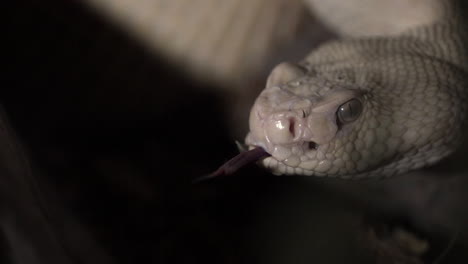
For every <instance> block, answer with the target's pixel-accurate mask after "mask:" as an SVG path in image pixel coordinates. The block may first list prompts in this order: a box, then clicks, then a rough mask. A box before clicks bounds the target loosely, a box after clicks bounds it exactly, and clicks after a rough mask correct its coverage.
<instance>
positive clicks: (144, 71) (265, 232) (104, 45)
mask: <svg viewBox="0 0 468 264" xmlns="http://www.w3.org/2000/svg"><path fill="white" fill-rule="evenodd" d="M2 6H3V7H2V11H1V12H2V16H3V17H4V18H5V19H6V23H5V24H3V25H4V27H3V33H2V35H3V37H2V42H3V43H4V44H6V48H4V49H2V53H3V56H2V58H3V59H2V62H3V65H4V67H5V69H4V70H3V73H2V76H3V77H2V78H3V80H2V85H1V88H0V103H1V104H2V105H3V107H4V109H5V112H6V113H7V115H8V117H9V120H10V122H11V124H12V127H13V128H14V129H15V131H16V133H17V134H18V137H19V138H20V139H21V140H22V142H23V145H24V146H25V149H26V152H27V153H28V155H29V156H30V157H31V159H32V161H33V166H34V169H35V170H36V171H37V173H38V174H39V175H40V177H39V179H40V181H44V182H47V184H46V185H47V186H48V187H47V188H48V191H50V192H52V193H54V195H53V196H54V197H55V199H56V201H53V203H56V204H60V206H62V207H63V208H65V209H64V214H66V215H67V216H68V217H71V218H73V219H75V220H76V221H77V222H78V223H80V225H81V226H82V228H84V229H86V230H88V231H89V232H90V233H91V236H92V237H93V238H94V239H95V241H97V245H98V246H97V251H99V252H102V254H104V255H109V256H111V258H112V259H113V261H114V262H115V263H136V262H144V263H350V262H356V263H364V262H365V261H366V260H367V261H368V262H369V263H376V261H375V260H374V257H375V255H376V254H377V255H378V253H376V252H375V250H373V249H372V246H370V247H369V240H370V238H369V237H368V236H367V235H366V234H367V233H366V232H364V231H365V230H367V229H368V227H367V224H366V223H367V222H366V221H367V220H366V219H367V218H368V217H367V213H363V212H364V211H365V210H364V209H363V208H364V207H365V206H363V204H362V203H358V202H355V201H354V200H353V199H350V198H349V197H348V196H346V195H345V194H343V193H341V192H339V191H336V190H333V189H330V188H328V187H326V186H325V185H324V183H323V181H322V180H317V179H312V178H304V177H273V176H271V175H269V174H268V173H266V172H264V171H263V170H261V169H259V168H256V167H254V166H251V167H249V168H246V169H244V170H242V171H241V172H240V173H238V174H237V175H236V176H235V177H230V178H223V179H217V180H214V181H210V182H206V183H200V184H192V180H193V179H195V178H197V177H199V176H202V175H204V174H206V173H208V172H210V171H212V170H214V169H216V168H217V167H218V166H219V165H220V164H221V163H222V162H224V161H226V160H227V159H228V158H229V157H231V156H233V155H235V154H236V153H237V150H236V147H235V145H234V143H233V139H232V138H230V136H229V135H230V133H229V127H228V125H227V123H226V121H225V118H226V115H227V113H226V112H225V111H226V110H225V109H224V108H223V105H222V99H221V98H222V95H221V94H217V93H215V92H210V91H215V90H216V89H206V87H202V86H203V85H206V84H198V83H197V82H195V81H194V80H191V79H190V78H188V77H186V75H185V74H183V73H181V72H180V71H178V69H177V68H175V67H174V66H171V65H170V64H169V63H168V62H167V61H165V59H164V58H163V56H159V57H158V56H155V55H154V53H150V52H149V51H147V50H145V48H144V47H143V46H142V45H140V44H139V43H138V42H137V41H135V40H133V39H132V38H130V37H129V36H128V35H126V34H125V33H124V32H123V31H121V30H119V28H118V27H116V26H115V25H113V24H111V23H109V22H108V21H106V20H105V19H104V18H102V17H101V16H100V15H99V14H97V13H95V12H94V11H93V10H90V9H88V8H86V7H85V6H83V5H82V4H80V3H79V1H59V0H52V1H34V0H30V1H9V2H7V3H3V4H2ZM57 218H60V216H57ZM395 218H397V220H395V221H396V222H398V223H403V224H404V222H405V221H400V219H399V217H395ZM373 219H374V218H373ZM391 219H392V220H391V221H386V222H393V220H394V219H393V217H392V218H391ZM363 230H364V231H363ZM447 237H450V236H447ZM447 237H445V238H443V239H441V240H440V241H439V240H438V242H437V243H439V244H440V245H441V246H437V245H438V244H437V243H436V244H434V245H436V246H435V247H434V251H433V252H431V254H432V256H429V259H431V258H432V259H434V258H435V257H434V256H437V255H438V254H440V252H441V251H442V249H443V248H444V245H446V244H447V241H448V238H447ZM71 241H73V238H71ZM362 241H364V242H362ZM0 242H1V241H0ZM25 243H28V242H25ZM64 243H65V242H64ZM67 243H68V242H67ZM70 243H71V244H73V242H70ZM434 243H435V242H434ZM370 245H373V244H372V243H370ZM79 246H80V245H75V246H73V247H79ZM0 247H3V248H8V245H7V243H6V242H5V243H0ZM32 247H34V244H33V245H32ZM65 247H67V245H66V246H65ZM376 247H377V246H376ZM369 248H371V249H369ZM9 250H11V248H10V249H7V250H6V252H7V253H6V254H7V255H8V252H9ZM76 252H80V251H79V250H77V251H76ZM73 254H75V255H76V254H81V253H73V252H72V253H71V255H73ZM75 257H76V256H75ZM77 263H80V262H78V261H77ZM379 263H380V262H379ZM382 263H386V262H382ZM404 263H406V262H404ZM408 263H413V262H408ZM414 263H417V262H414ZM447 263H453V262H447Z"/></svg>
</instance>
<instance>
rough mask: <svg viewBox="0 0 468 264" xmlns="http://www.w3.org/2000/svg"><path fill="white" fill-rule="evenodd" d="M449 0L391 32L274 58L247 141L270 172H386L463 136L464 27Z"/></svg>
mask: <svg viewBox="0 0 468 264" xmlns="http://www.w3.org/2000/svg"><path fill="white" fill-rule="evenodd" d="M458 8H459V7H458V6H457V4H456V3H455V2H446V3H445V5H444V9H443V10H444V12H443V15H441V16H440V18H439V19H437V20H436V21H434V22H431V23H429V24H424V25H419V26H416V27H411V28H409V29H408V30H405V31H403V32H401V33H398V34H388V35H383V36H371V37H360V38H348V39H344V40H340V41H333V42H329V43H326V44H324V45H323V46H321V47H320V48H318V49H316V50H314V51H312V52H311V53H310V55H308V56H307V57H306V58H305V59H304V60H303V61H301V62H299V63H297V64H292V63H283V64H280V65H278V66H277V67H276V68H275V69H274V70H273V71H272V73H271V75H270V76H269V78H268V81H267V85H266V88H265V90H263V91H262V92H261V94H260V96H259V97H258V98H257V100H256V102H255V104H254V106H253V108H252V110H251V114H250V122H249V124H250V132H249V134H248V136H247V138H246V144H247V145H249V146H250V148H254V147H261V148H263V149H265V150H266V152H268V153H269V154H271V157H268V158H266V159H264V160H263V161H262V164H263V166H265V167H267V168H269V169H270V170H272V171H273V173H275V174H294V175H314V176H331V177H341V178H362V177H388V176H393V175H397V174H403V173H405V172H407V171H410V170H414V169H418V168H421V167H425V166H428V165H431V164H434V163H436V162H438V161H439V160H441V159H443V158H445V157H447V156H448V155H450V154H451V153H453V152H454V151H455V150H456V149H457V146H459V145H460V144H461V140H462V138H463V127H464V123H465V120H466V114H467V113H466V112H467V101H466V99H467V89H466V86H467V69H468V68H467V67H468V64H467V63H466V58H467V56H466V55H467V53H466V49H465V47H464V46H465V44H466V43H467V42H466V34H465V29H464V28H463V21H462V18H461V17H460V16H459V15H458V14H457V11H458Z"/></svg>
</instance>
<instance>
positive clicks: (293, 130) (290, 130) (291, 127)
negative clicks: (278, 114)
mask: <svg viewBox="0 0 468 264" xmlns="http://www.w3.org/2000/svg"><path fill="white" fill-rule="evenodd" d="M294 125H295V122H294V118H290V119H289V132H290V133H291V135H292V136H293V137H295V136H296V132H295V129H294Z"/></svg>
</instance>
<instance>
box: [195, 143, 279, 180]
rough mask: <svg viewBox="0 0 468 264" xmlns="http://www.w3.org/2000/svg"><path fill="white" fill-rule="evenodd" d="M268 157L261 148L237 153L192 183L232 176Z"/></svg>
mask: <svg viewBox="0 0 468 264" xmlns="http://www.w3.org/2000/svg"><path fill="white" fill-rule="evenodd" d="M268 156H270V154H268V152H266V151H265V150H264V149H263V148H261V147H256V148H254V149H251V150H248V151H243V152H241V153H239V154H238V155H237V156H235V157H234V158H232V159H230V160H229V161H227V162H226V163H224V164H223V165H221V167H219V168H218V169H217V170H216V171H214V172H212V173H210V174H208V175H205V176H202V177H200V178H198V179H196V180H194V181H193V182H201V181H205V180H208V179H211V178H215V177H219V176H228V175H232V174H234V173H235V172H236V171H238V170H239V169H240V168H242V167H245V166H246V165H248V164H250V163H253V162H257V161H259V160H261V159H263V158H266V157H268Z"/></svg>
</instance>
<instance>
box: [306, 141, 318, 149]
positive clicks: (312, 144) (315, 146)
mask: <svg viewBox="0 0 468 264" xmlns="http://www.w3.org/2000/svg"><path fill="white" fill-rule="evenodd" d="M307 147H308V148H309V149H317V143H315V142H313V141H309V142H308V143H307Z"/></svg>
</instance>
